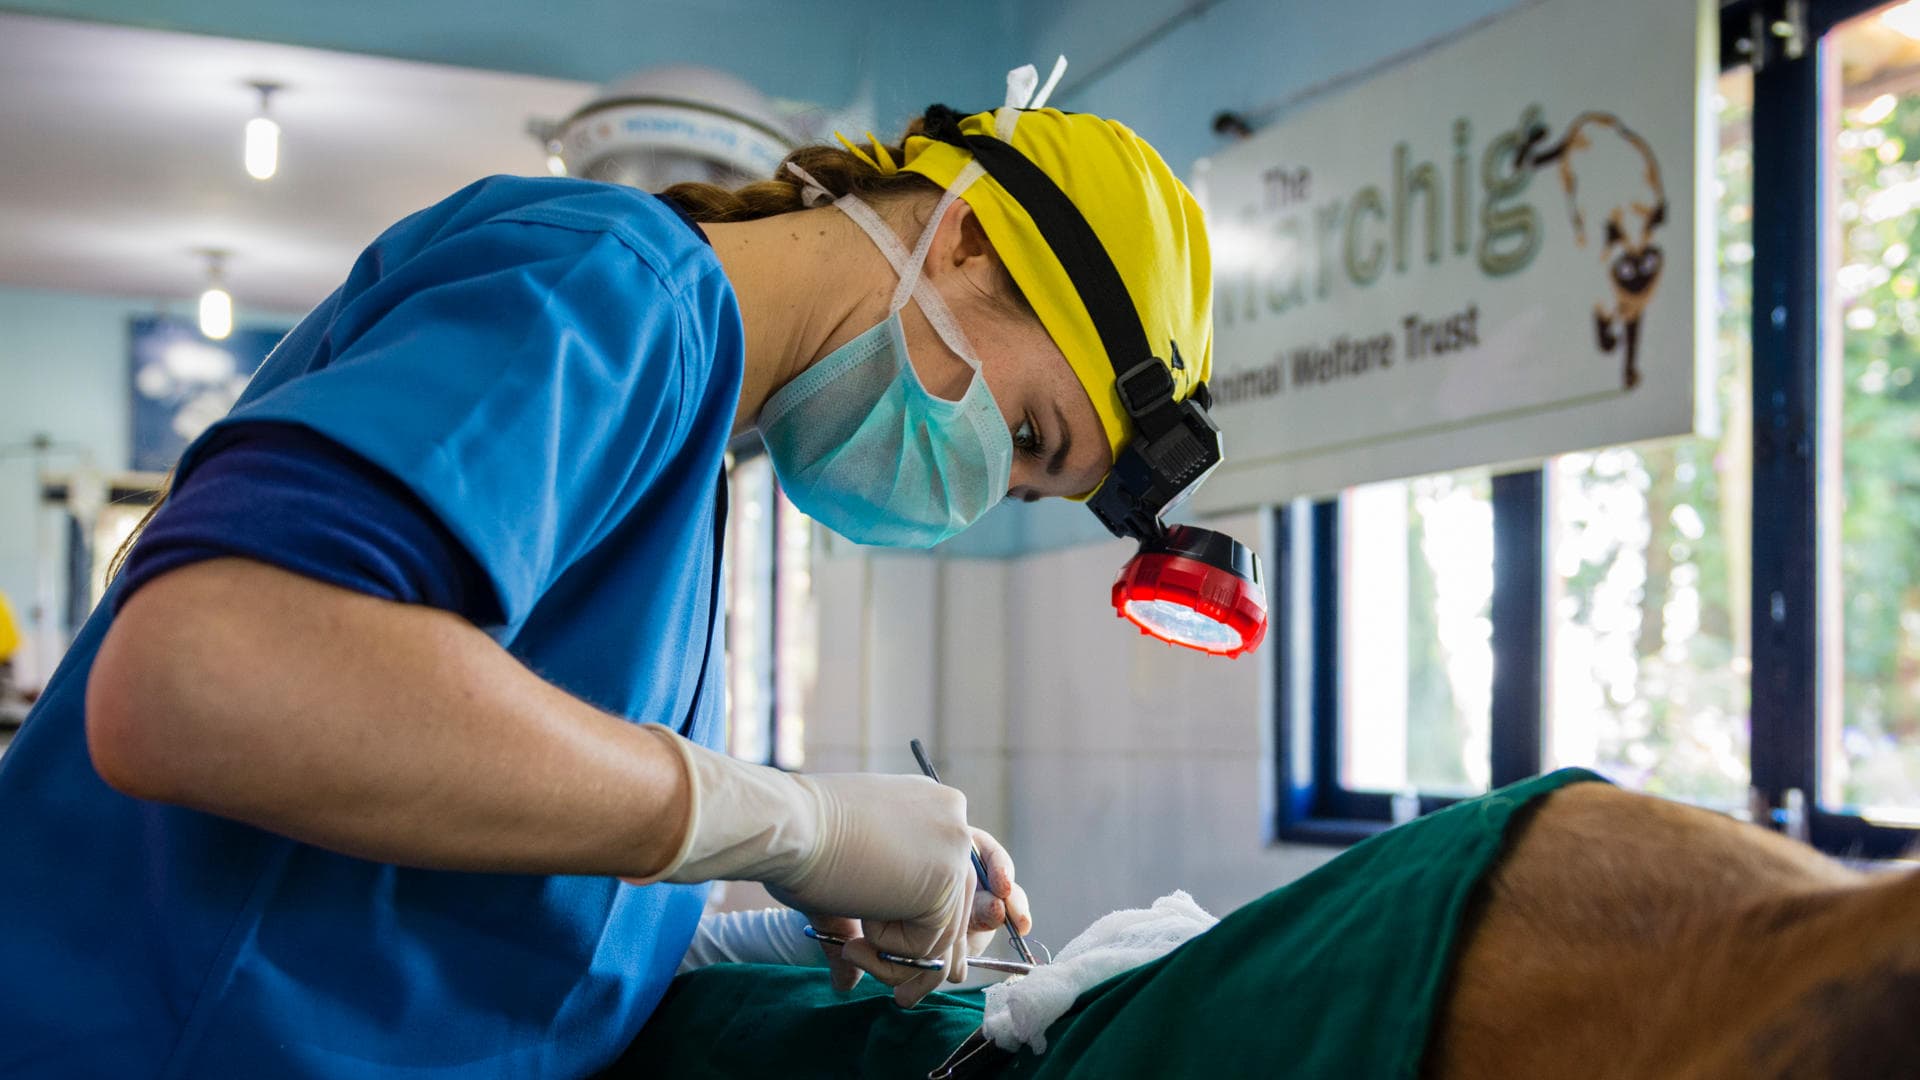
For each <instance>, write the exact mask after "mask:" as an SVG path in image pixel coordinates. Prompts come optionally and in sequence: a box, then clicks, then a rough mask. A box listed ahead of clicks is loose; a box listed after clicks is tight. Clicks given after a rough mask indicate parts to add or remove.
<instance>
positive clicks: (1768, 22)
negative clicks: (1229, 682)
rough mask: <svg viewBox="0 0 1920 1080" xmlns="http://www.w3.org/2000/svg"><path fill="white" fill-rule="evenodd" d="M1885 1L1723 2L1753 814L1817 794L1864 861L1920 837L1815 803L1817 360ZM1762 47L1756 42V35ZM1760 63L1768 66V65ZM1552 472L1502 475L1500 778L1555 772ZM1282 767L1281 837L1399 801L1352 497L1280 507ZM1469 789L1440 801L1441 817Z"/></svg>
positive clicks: (1436, 801) (1366, 820)
mask: <svg viewBox="0 0 1920 1080" xmlns="http://www.w3.org/2000/svg"><path fill="white" fill-rule="evenodd" d="M1882 3H1883V0H1811V2H1810V3H1808V4H1807V5H1806V6H1805V9H1804V10H1805V18H1806V39H1805V48H1804V51H1803V52H1802V54H1801V55H1800V56H1798V57H1789V56H1788V55H1787V47H1786V42H1785V41H1784V40H1783V39H1781V38H1780V37H1778V36H1777V35H1776V34H1774V33H1773V32H1772V28H1773V27H1774V26H1775V25H1776V23H1780V22H1782V21H1783V20H1784V19H1785V18H1786V16H1787V15H1788V11H1787V4H1786V0H1736V2H1733V3H1728V4H1725V5H1723V6H1722V8H1721V11H1720V25H1721V33H1720V41H1721V68H1722V70H1731V69H1733V68H1736V67H1740V66H1744V65H1748V64H1752V65H1753V66H1754V89H1753V95H1754V104H1753V132H1754V148H1753V166H1752V167H1753V174H1754V184H1753V204H1754V217H1753V222H1754V258H1753V264H1752V265H1753V275H1754V278H1753V297H1754V311H1753V404H1754V418H1755V423H1754V436H1753V438H1754V445H1753V453H1754V464H1753V487H1754V502H1753V505H1754V507H1755V508H1756V511H1759V510H1760V509H1761V508H1765V509H1766V512H1764V513H1763V512H1756V513H1755V514H1754V518H1753V585H1752V588H1753V605H1752V611H1753V613H1754V614H1753V619H1754V626H1753V671H1754V676H1753V684H1752V707H1751V717H1752V720H1751V723H1752V750H1751V754H1752V771H1753V789H1754V791H1753V794H1754V809H1755V810H1756V812H1760V813H1763V814H1764V815H1765V817H1766V818H1767V819H1769V823H1770V824H1772V825H1774V826H1776V827H1786V826H1788V825H1790V824H1791V823H1790V822H1789V821H1788V814H1789V812H1788V810H1787V804H1788V801H1789V795H1788V793H1789V792H1790V791H1798V792H1802V793H1806V805H1807V806H1808V809H1807V810H1806V811H1805V818H1806V820H1805V823H1804V824H1805V829H1806V833H1805V835H1806V837H1807V839H1809V840H1810V841H1811V842H1812V843H1813V844H1814V845H1815V846H1816V847H1819V848H1821V849H1823V850H1826V851H1830V852H1836V853H1840V854H1844V855H1849V856H1856V857H1865V858H1888V857H1892V856H1895V855H1899V854H1901V853H1902V852H1905V851H1908V850H1911V849H1912V848H1913V846H1914V844H1915V841H1916V839H1920V829H1913V828H1902V827H1896V826H1889V825H1881V824H1877V823H1874V822H1871V821H1868V820H1866V819H1864V818H1862V817H1859V816H1856V815H1850V814H1842V813H1835V812H1832V811H1830V810H1825V809H1822V808H1820V807H1819V806H1818V805H1817V799H1815V798H1814V795H1813V793H1814V792H1816V791H1817V790H1818V788H1817V786H1816V785H1817V781H1818V761H1817V759H1816V753H1817V747H1818V737H1819V724H1820V721H1821V716H1820V708H1819V705H1820V698H1819V676H1820V672H1819V657H1820V652H1819V649H1820V644H1821V642H1820V626H1819V606H1818V596H1817V589H1818V585H1819V577H1820V573H1819V571H1820V550H1819V547H1818V543H1819V535H1820V522H1819V520H1818V509H1819V501H1818V499H1817V498H1816V494H1817V490H1816V485H1817V484H1818V481H1819V475H1820V471H1821V460H1820V459H1821V454H1820V446H1821V442H1820V439H1821V436H1822V434H1823V433H1822V432H1821V431H1820V430H1819V427H1818V425H1819V418H1820V415H1821V411H1820V407H1819V374H1820V373H1819V360H1820V333H1821V329H1820V325H1819V320H1820V317H1821V314H1822V307H1821V301H1822V290H1821V282H1820V268H1821V267H1822V265H1823V263H1822V262H1821V260H1820V254H1821V252H1820V247H1819V245H1820V243H1821V237H1822V236H1823V235H1824V233H1823V231H1822V221H1821V215H1822V214H1823V212H1824V208H1823V206H1822V202H1821V195H1822V183H1821V170H1822V168H1823V162H1824V157H1823V155H1824V152H1825V148H1824V147H1823V146H1822V144H1821V141H1820V139H1821V109H1822V102H1821V100H1820V85H1821V64H1822V63H1823V62H1825V56H1826V52H1827V47H1828V46H1827V42H1826V36H1827V34H1828V33H1829V32H1830V31H1832V30H1833V29H1834V28H1835V27H1837V26H1839V25H1840V24H1842V23H1844V22H1846V21H1847V20H1849V19H1852V18H1854V17H1856V16H1859V15H1862V14H1865V13H1867V12H1870V11H1872V10H1874V9H1876V8H1878V7H1880V6H1882ZM1748 41H1755V42H1757V45H1756V46H1754V47H1750V48H1743V46H1744V45H1745V43H1746V42H1748ZM1755 61H1757V63H1756V62H1755ZM1545 496H1546V482H1545V475H1544V473H1543V471H1541V470H1537V469H1536V470H1532V471H1528V472H1520V473H1511V474H1505V475H1500V476H1496V477H1494V478H1493V500H1492V501H1493V517H1494V586H1493V600H1492V623H1493V652H1494V676H1493V679H1494V685H1493V687H1492V760H1491V763H1490V764H1491V776H1492V781H1493V784H1494V786H1496V787H1497V786H1499V785H1502V784H1506V783H1510V782H1512V781H1514V780H1518V779H1521V778H1523V777H1526V776H1530V775H1532V774H1534V773H1536V772H1538V771H1539V770H1540V766H1541V761H1542V757H1541V738H1542V732H1541V729H1542V725H1543V723H1544V717H1545V709H1544V704H1543V703H1544V691H1545V682H1546V679H1545V667H1544V664H1545V659H1546V658H1545V651H1546V633H1545V620H1546V616H1547V610H1546V588H1545V573H1546V570H1547V567H1546V565H1545V551H1546V539H1547V538H1546V524H1545V512H1546V497H1545ZM1273 535H1274V537H1275V538H1276V544H1275V546H1276V549H1277V550H1276V551H1275V552H1274V555H1275V558H1274V563H1275V575H1274V582H1273V591H1274V597H1273V612H1274V619H1275V625H1274V638H1273V640H1274V641H1275V642H1276V644H1278V645H1280V646H1281V647H1279V648H1274V649H1272V651H1271V657H1272V660H1271V662H1272V663H1273V664H1274V665H1275V669H1274V686H1275V687H1276V688H1277V692H1276V694H1275V703H1276V707H1275V717H1274V731H1275V738H1274V754H1275V758H1274V774H1275V776H1276V777H1277V778H1278V781H1279V782H1278V785H1277V786H1278V789H1279V790H1278V798H1277V800H1276V809H1275V813H1274V820H1273V828H1272V832H1273V835H1274V838H1275V839H1277V840H1284V841H1292V842H1296V843H1314V844H1349V843H1354V842H1356V841H1359V840H1362V839H1365V838H1366V837H1368V836H1371V835H1373V834H1374V833H1377V832H1379V831H1381V830H1382V829H1385V828H1386V827H1387V825H1388V822H1389V820H1390V818H1391V812H1392V798H1391V796H1390V795H1387V794H1385V793H1380V792H1367V791H1353V790H1349V789H1347V788H1344V787H1342V786H1341V785H1340V780H1339V778H1340V767H1339V765H1340V763H1339V760H1338V757H1339V747H1340V732H1339V730H1338V725H1339V722H1340V670H1341V663H1340V653H1339V642H1340V622H1339V620H1340V596H1339V588H1340V537H1339V504H1338V502H1337V501H1335V500H1322V501H1316V502H1309V501H1306V500H1296V501H1295V502H1293V503H1291V504H1290V505H1288V506H1286V507H1283V508H1281V509H1279V510H1277V511H1275V521H1274V529H1273ZM1452 801H1455V800H1452V799H1447V798H1439V797H1430V796H1424V795H1423V796H1422V797H1421V798H1420V812H1421V813H1427V812H1430V811H1431V810H1434V809H1437V808H1439V807H1441V806H1444V805H1446V804H1448V803H1449V802H1452Z"/></svg>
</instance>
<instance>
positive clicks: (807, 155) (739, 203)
mask: <svg viewBox="0 0 1920 1080" xmlns="http://www.w3.org/2000/svg"><path fill="white" fill-rule="evenodd" d="M920 127H921V122H920V121H918V120H916V121H914V122H913V126H911V127H909V128H908V129H907V135H908V136H909V137H910V136H913V135H917V134H919V133H920ZM900 141H901V142H902V143H904V142H906V139H905V138H903V139H901V140H900ZM863 150H864V151H865V153H866V154H867V156H868V157H871V158H873V159H874V160H876V161H879V160H883V158H882V153H883V151H882V149H881V148H879V147H876V146H874V145H873V144H868V145H867V146H866V147H864V148H863ZM884 153H885V154H886V155H889V156H891V157H892V159H893V160H894V161H899V160H901V159H902V158H903V157H905V152H904V150H903V149H902V148H901V147H900V146H898V145H895V146H889V147H886V148H885V149H884ZM789 164H792V165H797V166H799V167H800V168H802V169H804V170H806V172H807V174H808V175H809V176H812V177H813V178H814V179H816V180H818V181H820V186H821V187H824V188H826V189H827V190H828V191H830V192H832V193H833V194H834V196H835V197H836V198H837V197H839V196H841V195H858V196H859V197H860V198H862V199H864V200H866V201H868V202H875V203H886V202H894V201H898V200H901V199H906V198H911V197H913V196H915V195H938V194H939V192H940V185H938V184H936V183H934V182H933V181H932V180H929V179H927V178H926V177H924V176H921V175H920V174H919V173H909V172H896V173H893V174H892V175H887V174H884V173H882V172H881V171H880V170H878V169H876V168H874V167H873V166H872V165H869V164H867V163H866V162H865V161H862V160H860V158H859V157H858V156H857V155H855V154H853V153H851V152H849V151H848V150H846V149H845V148H843V147H839V146H825V145H821V146H803V147H801V148H799V149H798V150H795V151H794V152H793V153H791V154H788V155H787V157H786V160H785V161H782V162H781V163H780V167H779V168H777V169H775V170H774V171H773V176H772V177H771V178H769V179H766V180H758V181H755V182H754V183H751V184H748V185H746V186H745V187H741V188H734V189H731V190H730V189H728V188H723V187H720V186H719V185H717V184H693V183H689V184H675V185H673V186H672V187H670V188H668V189H667V190H665V191H663V192H661V193H660V194H661V197H663V198H665V199H669V200H671V201H672V202H674V203H675V204H677V205H678V206H679V207H680V208H681V209H683V210H685V211H686V212H687V215H688V216H689V217H691V218H693V220H695V221H699V222H711V223H715V224H719V223H723V222H729V221H753V220H756V219H758V218H765V217H773V216H775V215H777V214H790V213H793V212H794V211H796V210H804V209H806V205H805V203H804V202H803V200H802V195H801V180H800V178H799V177H798V176H795V175H794V174H793V173H792V172H791V171H790V170H789V169H788V168H787V166H788V165H789Z"/></svg>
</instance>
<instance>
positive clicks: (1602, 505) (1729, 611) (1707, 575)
mask: <svg viewBox="0 0 1920 1080" xmlns="http://www.w3.org/2000/svg"><path fill="white" fill-rule="evenodd" d="M1716 104H1717V105H1718V106H1719V109H1718V112H1719V116H1720V143H1719V153H1718V155H1717V156H1716V159H1715V165H1716V168H1715V176H1714V181H1713V184H1714V191H1715V193H1716V194H1717V196H1718V198H1717V200H1716V206H1715V219H1716V221H1717V223H1718V231H1719V245H1718V247H1719V260H1718V283H1717V289H1716V296H1717V298H1718V305H1717V306H1718V311H1717V314H1718V321H1717V333H1716V335H1715V343H1716V350H1715V358H1714V359H1715V361H1716V372H1715V375H1716V377H1715V380H1714V388H1715V390H1716V398H1715V400H1714V401H1713V402H1712V403H1711V404H1712V405H1713V406H1714V409H1713V413H1712V415H1713V417H1714V419H1716V420H1717V423H1718V427H1719V435H1718V437H1717V438H1692V439H1676V440H1669V441H1666V442H1662V443H1653V444H1646V445H1641V446H1618V447H1611V448H1608V449H1604V450H1599V451H1595V452H1593V453H1585V454H1567V455H1564V456H1562V457H1560V458H1558V459H1556V460H1554V461H1553V462H1551V463H1549V465H1548V466H1547V477H1548V492H1549V497H1548V514H1549V523H1548V528H1547V543H1548V556H1547V558H1548V567H1549V575H1548V599H1547V603H1548V627H1549V629H1548V661H1547V662H1548V669H1549V676H1548V685H1549V687H1550V689H1549V694H1548V700H1547V702H1546V707H1547V727H1546V738H1545V745H1544V747H1543V751H1544V758H1545V762H1544V763H1545V764H1546V765H1547V766H1548V767H1558V766H1561V765H1588V766H1593V767H1595V768H1598V769H1600V770H1601V771H1603V772H1605V773H1606V774H1607V775H1609V776H1611V777H1613V778H1615V779H1617V780H1619V781H1621V782H1622V783H1626V784H1629V785H1631V786H1633V787H1636V788H1639V789H1641V790H1644V791H1650V792H1654V793H1656V794H1662V795H1669V796H1674V797H1677V798H1684V799H1689V800H1692V801H1696V802H1701V803H1705V804H1707V805H1711V806H1717V807H1722V808H1727V809H1736V808H1742V807H1744V806H1745V804H1746V799H1747V789H1748V787H1749V785H1750V782H1751V776H1750V770H1749V767H1748V764H1747V762H1748V729H1747V725H1748V698H1749V695H1750V682H1751V678H1750V677H1751V674H1752V670H1753V652H1752V642H1751V635H1750V633H1749V627H1750V625H1751V619H1750V617H1749V616H1750V612H1749V608H1750V606H1751V599H1752V591H1753V575H1752V565H1753V547H1752V535H1753V527H1752V522H1753V509H1752V495H1753V421H1752V399H1753V376H1752V349H1751V347H1750V334H1749V332H1748V328H1749V327H1750V326H1751V324H1752V319H1753V301H1752V296H1753V276H1752V269H1751V268H1752V263H1753V191H1752V182H1751V177H1752V171H1753V152H1752V139H1753V136H1752V131H1753V128H1752V124H1751V121H1750V116H1751V113H1752V109H1753V76H1752V74H1751V73H1750V72H1748V71H1746V70H1744V69H1742V70H1739V71H1735V72H1730V73H1728V74H1727V75H1725V76H1723V77H1722V78H1721V80H1720V86H1719V88H1718V100H1717V102H1716Z"/></svg>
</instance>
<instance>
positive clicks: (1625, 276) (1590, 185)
mask: <svg viewBox="0 0 1920 1080" xmlns="http://www.w3.org/2000/svg"><path fill="white" fill-rule="evenodd" d="M1546 138H1547V129H1546V128H1545V127H1544V126H1541V125H1535V126H1534V127H1533V128H1531V129H1530V130H1529V131H1528V132H1527V137H1526V139H1525V140H1524V141H1523V142H1522V143H1521V145H1520V149H1519V151H1518V153H1517V155H1516V157H1517V160H1516V162H1515V164H1516V165H1518V166H1519V167H1521V168H1545V167H1547V166H1548V165H1558V166H1559V171H1560V187H1561V189H1562V190H1564V191H1565V192H1566V195H1567V212H1568V214H1569V216H1571V217H1572V219H1573V241H1574V243H1575V244H1577V245H1578V246H1580V247H1581V248H1588V246H1589V245H1588V241H1589V239H1590V238H1593V239H1597V240H1598V245H1597V247H1596V248H1594V249H1593V250H1594V251H1595V254H1597V255H1598V256H1599V259H1600V265H1601V266H1602V267H1603V268H1604V269H1605V271H1606V275H1607V293H1606V295H1605V296H1604V297H1603V298H1602V299H1600V300H1599V301H1597V302H1596V303H1595V304H1594V306H1593V328H1594V337H1595V340H1596V342H1597V344H1598V345H1599V346H1600V351H1601V352H1603V353H1611V352H1613V350H1614V348H1615V347H1616V346H1618V347H1622V348H1623V349H1624V351H1625V358H1626V363H1625V368H1624V370H1623V372H1622V375H1621V381H1622V382H1623V383H1624V384H1625V386H1626V388H1627V389H1629V390H1631V389H1633V388H1634V387H1635V386H1636V385H1638V384H1639V382H1640V368H1639V363H1638V361H1639V353H1640V318H1641V316H1642V315H1643V314H1644V313H1645V312H1646V309H1647V304H1648V302H1649V301H1651V300H1652V299H1653V294H1654V290H1655V289H1657V288H1658V287H1659V285H1660V271H1661V269H1662V268H1663V267H1664V265H1665V261H1666V260H1665V254H1664V252H1663V251H1662V250H1661V248H1660V244H1659V241H1658V240H1657V239H1656V238H1655V235H1654V234H1655V233H1656V232H1657V231H1658V230H1659V228H1660V227H1661V226H1662V225H1664V224H1666V220H1667V196H1666V192H1665V190H1664V189H1663V188H1662V187H1661V186H1660V162H1659V161H1658V160H1656V159H1655V158H1654V156H1653V150H1652V149H1651V148H1649V147H1648V146H1647V141H1646V140H1645V139H1642V138H1641V137H1640V136H1639V135H1637V134H1635V133H1634V132H1633V130H1632V129H1631V128H1629V127H1627V126H1626V125H1625V124H1623V123H1621V122H1620V118H1619V117H1616V116H1614V115H1613V114H1612V113H1603V112H1586V113H1581V114H1580V115H1579V116H1577V117H1575V118H1574V120H1573V123H1571V124H1569V125H1567V131H1566V134H1565V135H1562V136H1561V137H1560V141H1559V142H1556V143H1554V144H1552V145H1551V146H1546V147H1542V146H1541V144H1542V143H1544V142H1545V141H1546Z"/></svg>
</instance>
